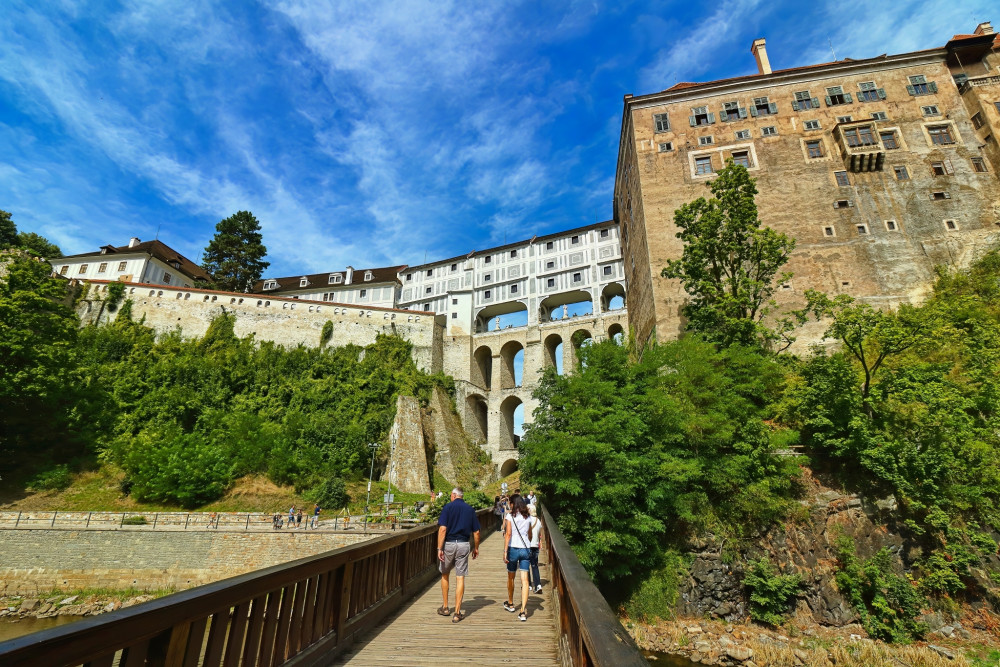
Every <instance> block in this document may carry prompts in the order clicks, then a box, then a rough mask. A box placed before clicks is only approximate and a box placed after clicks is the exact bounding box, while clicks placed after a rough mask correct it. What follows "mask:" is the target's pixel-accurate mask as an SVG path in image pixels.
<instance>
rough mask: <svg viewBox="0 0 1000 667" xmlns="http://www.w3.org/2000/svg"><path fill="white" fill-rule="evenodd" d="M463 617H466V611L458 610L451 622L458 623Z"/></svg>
mask: <svg viewBox="0 0 1000 667" xmlns="http://www.w3.org/2000/svg"><path fill="white" fill-rule="evenodd" d="M463 618H465V612H464V611H456V612H455V615H454V616H452V617H451V622H452V623H458V622H460V621H461V620H462V619H463Z"/></svg>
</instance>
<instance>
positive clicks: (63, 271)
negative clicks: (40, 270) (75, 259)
mask: <svg viewBox="0 0 1000 667" xmlns="http://www.w3.org/2000/svg"><path fill="white" fill-rule="evenodd" d="M68 272H69V265H65V266H63V267H62V268H61V269H59V275H60V276H65V275H66V274H67V273H68Z"/></svg>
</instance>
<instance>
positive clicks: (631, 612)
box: [624, 549, 687, 623]
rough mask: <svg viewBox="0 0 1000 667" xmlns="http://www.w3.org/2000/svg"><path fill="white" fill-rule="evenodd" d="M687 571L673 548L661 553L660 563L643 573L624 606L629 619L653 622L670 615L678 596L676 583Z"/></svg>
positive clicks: (672, 614)
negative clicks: (644, 574) (645, 574)
mask: <svg viewBox="0 0 1000 667" xmlns="http://www.w3.org/2000/svg"><path fill="white" fill-rule="evenodd" d="M686 572H687V564H686V563H685V562H684V557H683V556H682V555H681V553H680V552H679V551H677V550H675V549H668V550H667V551H665V552H664V554H663V557H662V563H661V564H660V565H659V566H658V567H656V568H655V569H653V571H652V572H650V573H649V574H648V575H647V576H645V577H642V578H640V580H639V583H638V585H636V586H635V587H634V588H633V590H632V592H631V595H630V596H629V597H628V599H627V600H626V601H625V604H624V609H625V613H626V614H627V615H628V617H629V618H632V619H635V620H638V621H645V622H650V623H652V622H654V621H655V620H656V619H671V618H673V617H674V605H676V604H677V599H678V597H679V588H680V582H681V579H682V577H683V576H685V573H686Z"/></svg>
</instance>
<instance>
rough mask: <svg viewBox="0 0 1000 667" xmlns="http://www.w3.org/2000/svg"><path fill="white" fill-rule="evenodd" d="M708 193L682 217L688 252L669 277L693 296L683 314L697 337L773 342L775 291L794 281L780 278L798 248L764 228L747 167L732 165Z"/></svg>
mask: <svg viewBox="0 0 1000 667" xmlns="http://www.w3.org/2000/svg"><path fill="white" fill-rule="evenodd" d="M707 186H708V187H709V189H711V191H712V195H713V196H712V198H711V199H705V198H704V197H700V198H698V199H696V200H695V201H693V202H690V203H688V204H685V205H683V206H682V207H681V208H679V209H678V210H676V211H675V212H674V224H675V225H677V227H678V228H679V229H680V231H679V232H678V233H677V238H679V239H681V240H682V241H683V242H684V250H683V253H682V255H681V258H680V259H672V260H669V261H668V262H667V266H666V267H665V268H664V269H663V271H662V272H661V275H662V276H663V277H664V278H676V279H679V280H680V281H681V285H682V286H683V287H684V290H685V291H686V292H687V293H688V294H689V295H690V300H689V301H688V303H687V304H685V306H684V311H683V312H684V316H685V317H686V318H687V319H688V328H689V329H690V330H692V331H696V332H699V333H701V334H702V335H703V336H705V337H706V338H708V339H709V340H712V341H714V342H717V343H721V344H723V345H731V344H741V345H753V344H760V343H762V342H767V341H770V340H773V339H774V338H775V337H776V334H775V333H774V332H772V331H771V330H769V329H768V328H767V327H766V326H765V325H764V324H763V319H764V318H765V317H766V316H767V315H768V313H769V312H771V310H772V307H773V303H772V296H773V295H774V290H775V284H776V283H779V284H780V283H783V282H785V281H787V280H788V279H789V278H790V277H791V274H790V273H782V274H780V275H779V273H778V271H780V270H781V267H783V266H784V265H785V263H786V262H787V261H788V256H789V254H790V253H791V252H792V249H793V248H794V247H795V241H794V240H793V239H791V238H789V237H787V236H785V235H784V234H780V233H778V232H776V231H774V230H773V229H770V228H769V227H761V222H760V219H759V218H758V215H757V204H756V202H755V201H754V197H755V196H756V194H757V187H756V181H755V180H754V179H753V178H750V175H749V173H748V172H747V170H746V168H745V167H743V166H742V165H737V164H733V162H732V161H730V162H729V163H728V164H727V165H726V166H725V167H724V168H723V169H721V170H720V171H719V172H718V175H717V177H716V178H715V179H714V180H712V181H709V182H708V184H707Z"/></svg>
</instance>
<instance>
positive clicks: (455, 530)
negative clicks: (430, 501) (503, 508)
mask: <svg viewBox="0 0 1000 667" xmlns="http://www.w3.org/2000/svg"><path fill="white" fill-rule="evenodd" d="M470 539H474V540H475V542H474V544H473V545H470V544H469V540H470ZM437 543H438V561H440V562H439V564H438V569H439V570H440V571H441V597H442V598H443V599H444V604H442V605H441V606H440V607H438V610H437V613H438V614H440V615H441V616H449V615H450V616H451V622H452V623H458V622H460V621H461V620H462V619H463V618H465V612H464V611H462V598H463V597H464V596H465V577H466V576H467V575H468V574H469V554H470V553H471V554H472V558H473V560H474V559H475V558H476V557H477V556H478V555H479V519H478V518H477V517H476V510H474V509H472V507H470V506H469V505H467V504H466V502H465V501H464V500H462V489H461V488H459V487H455V488H454V489H452V491H451V502H449V503H448V504H447V505H445V506H444V509H442V510H441V516H440V517H438V536H437ZM453 568H454V570H455V608H454V610H453V611H451V612H450V611H449V609H448V575H449V574H450V573H451V570H452V569H453Z"/></svg>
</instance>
